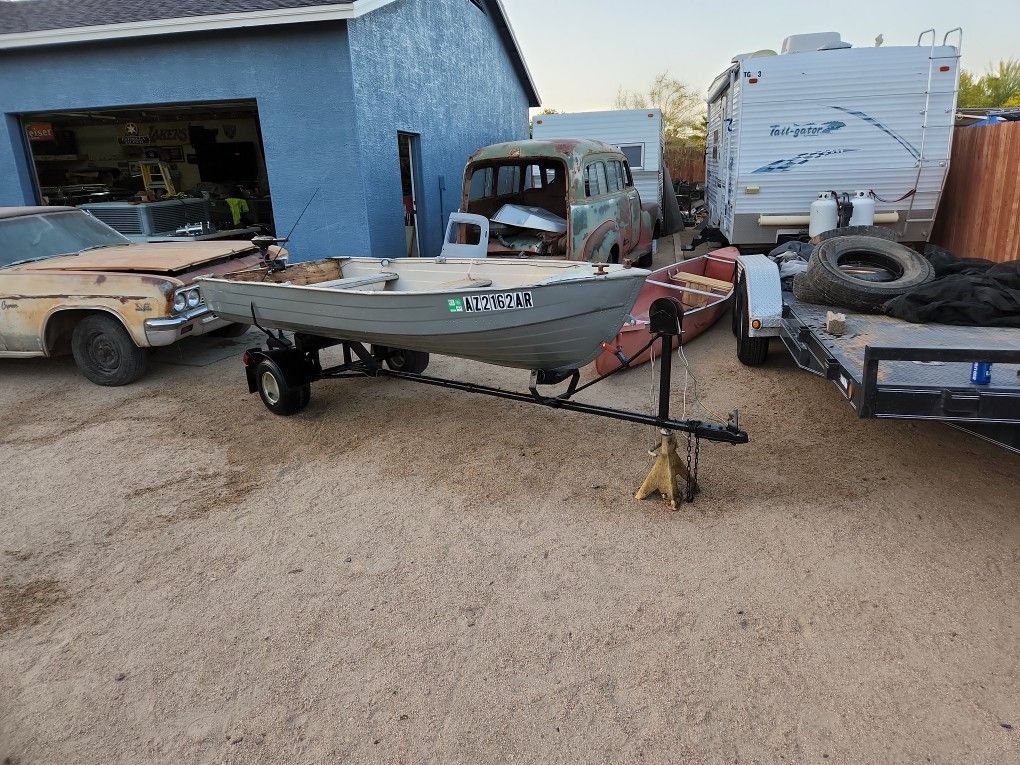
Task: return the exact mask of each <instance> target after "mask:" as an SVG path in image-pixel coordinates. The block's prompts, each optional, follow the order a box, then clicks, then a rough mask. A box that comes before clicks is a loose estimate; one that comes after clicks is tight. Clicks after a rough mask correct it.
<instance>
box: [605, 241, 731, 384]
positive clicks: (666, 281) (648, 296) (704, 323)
mask: <svg viewBox="0 0 1020 765" xmlns="http://www.w3.org/2000/svg"><path fill="white" fill-rule="evenodd" d="M737 255H739V252H738V251H737V250H736V248H733V247H726V248H723V249H722V250H716V251H714V252H711V253H709V254H708V255H703V256H701V257H700V258H692V259H691V260H688V261H684V262H682V263H677V264H674V265H672V266H667V267H666V268H662V269H659V270H658V271H653V272H652V274H651V275H649V277H648V280H647V281H646V282H645V284H644V287H643V288H642V289H641V293H640V295H639V297H638V299H637V301H636V305H635V306H634V316H633V317H632V318H633V321H632V322H631V323H628V324H625V325H624V326H623V327H622V328H621V329H620V332H619V333H618V334H617V336H616V338H615V339H614V340H612V341H611V342H610V343H609V345H610V346H612V347H613V348H614V349H615V348H619V349H620V350H621V352H622V353H623V355H624V356H625V357H626V358H628V359H630V360H631V361H630V366H632V367H633V366H640V365H641V364H646V363H647V362H648V361H649V360H650V359H651V358H652V354H655V355H658V354H659V353H660V352H661V346H660V345H659V344H656V345H655V347H654V348H651V349H649V350H646V351H642V350H641V349H642V348H644V347H645V346H646V345H648V342H649V340H651V339H652V334H651V333H650V332H649V331H648V307H649V306H650V305H651V304H652V303H653V302H654V301H656V300H658V299H659V298H672V299H674V300H678V301H680V302H681V303H684V302H685V292H684V290H683V289H682V288H681V287H680V286H678V285H677V284H675V283H674V282H673V281H672V280H673V277H674V276H675V275H682V274H684V273H693V274H696V275H701V276H705V275H706V271H707V272H708V274H712V275H713V278H719V279H720V280H721V281H728V282H729V283H730V285H731V287H730V290H729V292H728V293H727V294H721V295H718V296H716V297H715V298H713V299H712V300H711V302H709V303H708V304H706V305H701V306H698V307H695V308H691V307H687V306H685V307H684V314H683V327H682V332H683V334H682V336H681V337H677V338H674V339H673V349H676V348H678V347H679V346H680V342H681V339H682V341H683V343H684V345H686V344H688V343H690V342H691V341H692V340H694V339H695V338H696V337H698V336H699V335H701V334H702V333H703V332H705V330H707V329H709V328H710V327H711V326H712V325H713V324H715V323H716V322H717V321H718V320H719V318H720V317H721V316H722V315H723V314H724V313H725V312H726V309H727V308H728V307H729V305H730V303H731V302H732V301H733V289H732V283H733V279H734V275H735V264H736V257H737ZM621 366H622V364H621V363H620V359H619V357H618V356H617V355H616V354H615V353H611V352H609V351H604V352H603V353H601V354H599V356H598V357H597V358H596V359H595V371H596V372H598V373H599V374H600V375H604V374H608V373H609V372H612V371H613V370H614V369H618V368H619V367H621Z"/></svg>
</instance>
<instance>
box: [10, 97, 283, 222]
mask: <svg viewBox="0 0 1020 765" xmlns="http://www.w3.org/2000/svg"><path fill="white" fill-rule="evenodd" d="M22 126H23V128H24V134H25V143H26V145H27V146H28V147H29V151H30V154H31V158H32V165H33V168H34V170H35V177H36V184H37V192H38V197H39V202H40V203H41V204H44V205H72V206H78V207H83V208H84V209H87V210H88V211H89V212H91V213H92V214H93V215H95V216H96V217H97V218H99V219H100V220H102V221H104V222H105V223H107V224H108V225H110V226H112V227H113V228H115V229H117V230H118V231H120V232H121V233H122V234H124V235H125V236H128V237H129V238H131V239H133V240H135V241H163V240H167V239H170V240H180V239H246V238H250V237H251V236H253V235H255V234H257V233H269V234H275V231H274V228H273V213H272V201H271V195H270V190H269V177H268V174H267V171H266V161H265V153H264V151H263V146H262V135H261V129H260V125H259V115H258V107H257V105H256V104H255V102H254V101H245V102H231V103H199V104H169V105H157V106H144V107H134V108H127V109H86V110H79V111H60V112H46V113H35V114H31V115H23V116H22Z"/></svg>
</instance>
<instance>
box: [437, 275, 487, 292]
mask: <svg viewBox="0 0 1020 765" xmlns="http://www.w3.org/2000/svg"><path fill="white" fill-rule="evenodd" d="M491 286H492V279H476V278H474V277H472V276H469V277H467V278H466V279H454V280H453V281H452V282H442V283H440V284H437V285H435V289H440V290H460V289H465V288H466V289H470V288H472V287H491Z"/></svg>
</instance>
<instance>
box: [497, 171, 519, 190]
mask: <svg viewBox="0 0 1020 765" xmlns="http://www.w3.org/2000/svg"><path fill="white" fill-rule="evenodd" d="M520 190H521V168H520V165H504V166H503V167H501V168H499V174H498V175H497V176H496V196H498V197H505V196H508V195H510V194H516V193H517V192H519V191H520Z"/></svg>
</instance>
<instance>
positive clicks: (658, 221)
mask: <svg viewBox="0 0 1020 765" xmlns="http://www.w3.org/2000/svg"><path fill="white" fill-rule="evenodd" d="M641 212H644V213H648V221H649V224H650V229H649V230H650V231H652V236H653V238H654V234H655V229H656V228H657V227H658V228H659V230H660V231H661V230H662V208H661V207H660V206H659V204H658V203H657V202H642V203H641ZM642 226H644V216H642Z"/></svg>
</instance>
